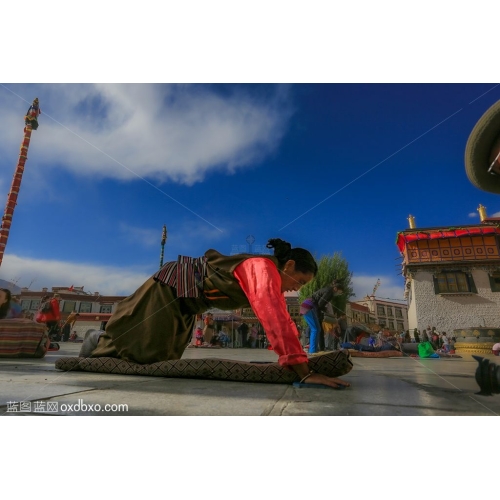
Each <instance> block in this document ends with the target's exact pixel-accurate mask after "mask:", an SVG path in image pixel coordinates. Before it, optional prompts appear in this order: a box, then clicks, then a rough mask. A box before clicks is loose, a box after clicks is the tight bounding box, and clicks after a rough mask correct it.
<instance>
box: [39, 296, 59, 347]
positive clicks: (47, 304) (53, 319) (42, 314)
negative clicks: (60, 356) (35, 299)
mask: <svg viewBox="0 0 500 500" xmlns="http://www.w3.org/2000/svg"><path fill="white" fill-rule="evenodd" d="M59 298H60V296H59V294H58V293H55V294H54V296H53V297H52V298H51V299H50V298H49V296H48V295H46V296H45V297H43V298H42V303H41V304H40V308H39V309H38V312H37V314H36V318H35V320H36V322H37V323H45V324H46V325H47V328H48V329H49V332H48V335H49V338H50V339H51V340H54V341H56V342H58V341H59V340H61V337H60V330H59V321H60V319H61V312H60V310H59Z"/></svg>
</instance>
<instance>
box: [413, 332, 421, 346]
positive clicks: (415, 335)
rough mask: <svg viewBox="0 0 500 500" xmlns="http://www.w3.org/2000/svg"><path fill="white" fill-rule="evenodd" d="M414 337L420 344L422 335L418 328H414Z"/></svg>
mask: <svg viewBox="0 0 500 500" xmlns="http://www.w3.org/2000/svg"><path fill="white" fill-rule="evenodd" d="M413 338H414V339H415V343H417V344H420V335H419V333H418V328H414V329H413Z"/></svg>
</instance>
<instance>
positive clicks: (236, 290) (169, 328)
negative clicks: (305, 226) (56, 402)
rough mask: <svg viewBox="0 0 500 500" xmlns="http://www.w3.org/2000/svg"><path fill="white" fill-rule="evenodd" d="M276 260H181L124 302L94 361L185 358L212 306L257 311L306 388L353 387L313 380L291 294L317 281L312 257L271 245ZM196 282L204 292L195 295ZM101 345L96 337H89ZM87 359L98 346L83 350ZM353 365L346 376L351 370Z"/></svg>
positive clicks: (276, 242) (212, 254) (210, 256)
mask: <svg viewBox="0 0 500 500" xmlns="http://www.w3.org/2000/svg"><path fill="white" fill-rule="evenodd" d="M267 248H273V249H274V255H273V256H271V255H253V254H238V255H231V256H226V255H221V254H220V253H219V252H217V251H215V250H207V252H205V255H204V256H203V257H200V258H197V259H193V258H188V257H182V256H181V257H180V258H179V260H178V261H177V262H169V263H167V264H166V265H165V266H163V268H162V269H161V270H160V271H158V272H157V273H156V274H155V275H153V276H152V277H151V278H149V279H148V280H147V281H146V282H145V283H144V284H143V285H142V286H141V287H140V288H139V289H138V290H137V291H136V292H135V293H133V294H132V295H130V296H129V297H127V298H126V299H124V300H122V301H121V302H120V303H119V304H118V306H117V308H116V311H115V313H114V314H113V315H112V317H111V319H110V320H109V321H108V323H107V325H106V331H105V332H102V334H101V335H100V336H99V337H98V344H97V346H94V347H93V349H92V350H91V351H90V352H91V356H92V357H101V356H110V357H114V358H119V359H124V360H129V361H132V362H135V363H142V364H146V363H155V362H158V361H167V360H174V359H180V358H181V356H182V354H183V352H184V349H185V348H186V346H187V344H188V342H189V339H190V336H191V333H192V331H193V326H194V323H195V320H196V314H198V313H200V312H204V311H206V310H207V309H209V308H210V307H212V306H213V301H214V300H217V307H219V308H221V309H224V310H234V309H239V308H242V307H251V308H252V309H253V311H254V312H255V315H256V316H257V318H258V320H259V322H260V324H261V325H262V326H263V328H264V330H265V332H266V335H267V337H268V339H269V341H270V342H271V344H272V346H273V350H274V352H275V353H276V354H277V355H278V362H279V364H280V365H282V366H285V367H289V368H290V369H292V370H293V371H295V373H296V374H297V377H298V378H300V379H301V380H302V381H304V380H306V379H307V381H308V382H309V383H317V384H323V385H328V386H330V387H334V388H336V387H338V386H339V385H343V386H349V385H350V384H349V383H347V382H345V381H343V380H342V379H340V378H334V377H328V376H325V375H321V374H318V373H311V372H310V369H309V365H308V358H307V354H306V353H304V350H303V349H302V346H301V345H300V343H299V341H298V340H297V332H296V328H295V325H294V323H293V321H292V319H291V318H290V315H289V313H288V311H287V307H286V302H285V297H284V293H285V292H287V291H297V290H299V289H300V287H301V286H302V285H305V284H306V283H308V282H309V281H311V280H312V279H313V278H314V276H315V275H316V273H317V271H318V266H317V264H316V262H315V260H314V257H313V256H312V255H311V253H310V252H308V251H307V250H304V249H302V248H292V247H291V245H290V243H287V242H286V241H283V240H281V239H278V238H276V239H271V240H269V242H268V244H267ZM189 282H197V286H193V287H191V288H188V287H187V286H186V284H187V283H189ZM88 339H89V342H94V341H95V340H96V339H97V336H90V335H89V336H88ZM85 347H86V348H87V350H86V351H85V352H88V350H89V348H90V347H92V346H89V345H87V346H85V342H84V345H82V350H84V348H85ZM339 355H341V356H345V358H346V368H345V373H347V372H348V371H349V370H350V369H351V364H350V363H348V357H347V355H345V354H344V353H342V352H341V353H339Z"/></svg>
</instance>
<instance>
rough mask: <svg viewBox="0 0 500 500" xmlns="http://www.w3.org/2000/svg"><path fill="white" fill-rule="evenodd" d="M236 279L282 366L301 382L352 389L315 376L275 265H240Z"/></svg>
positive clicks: (249, 262) (252, 262)
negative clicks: (304, 379)
mask: <svg viewBox="0 0 500 500" xmlns="http://www.w3.org/2000/svg"><path fill="white" fill-rule="evenodd" d="M234 276H235V278H236V279H237V281H238V283H239V284H240V286H241V289H242V290H243V292H244V293H245V295H246V296H247V298H248V301H249V303H250V305H251V307H252V309H253V311H254V313H255V315H256V316H257V318H258V320H259V322H260V324H261V325H262V327H263V328H264V331H265V332H266V335H267V337H268V339H269V341H270V342H271V345H272V346H273V350H274V351H275V352H276V354H278V356H279V363H280V364H281V365H283V366H289V367H290V368H291V369H292V370H294V371H295V372H296V373H297V375H298V376H299V377H300V379H301V380H302V379H303V378H305V377H307V379H306V380H307V382H309V383H313V384H323V385H328V386H330V387H337V386H339V385H345V386H349V385H350V384H349V383H348V382H345V381H344V380H341V379H338V378H333V377H327V376H326V375H320V374H318V373H313V374H312V375H310V368H309V364H308V362H307V355H306V353H305V352H304V349H303V348H302V346H301V344H300V342H299V340H298V338H297V328H296V327H295V324H294V322H293V321H292V319H291V318H290V315H289V314H288V311H287V309H286V302H285V297H284V295H283V294H282V293H281V277H280V275H279V272H278V269H277V268H276V266H275V264H274V263H273V262H272V261H270V260H269V259H266V258H263V257H255V258H251V259H247V260H245V261H243V262H242V263H241V264H239V265H238V266H237V267H236V269H235V271H234Z"/></svg>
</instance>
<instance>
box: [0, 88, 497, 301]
mask: <svg viewBox="0 0 500 500" xmlns="http://www.w3.org/2000/svg"><path fill="white" fill-rule="evenodd" d="M35 97H38V98H39V101H40V109H41V110H42V113H41V115H40V117H39V128H38V130H36V131H33V133H32V137H31V143H30V147H29V152H28V160H27V162H26V166H25V171H24V175H23V179H22V185H21V190H20V193H19V197H18V205H17V206H16V209H15V212H14V217H13V222H12V227H11V231H10V235H9V240H8V243H7V247H6V251H5V255H4V260H3V263H2V266H1V268H0V279H4V280H7V281H11V282H14V283H15V284H16V285H17V286H21V287H24V286H25V287H29V288H30V289H32V290H40V289H41V288H42V287H49V289H50V287H52V286H71V285H74V286H83V287H84V290H86V291H89V292H92V293H93V292H95V291H98V292H99V293H101V294H103V295H108V294H111V295H114V294H117V295H129V294H130V293H132V292H133V291H134V290H135V289H136V288H137V287H138V286H140V285H141V284H142V282H143V281H145V280H146V279H147V278H148V277H149V276H150V275H151V274H152V273H154V272H155V271H156V270H157V269H158V267H159V262H160V252H161V246H160V240H161V233H162V228H163V225H164V224H165V225H166V226H167V231H168V238H167V242H166V245H165V251H164V262H167V261H169V260H175V259H176V258H177V256H178V255H190V256H199V255H202V254H203V253H204V252H205V251H206V250H207V249H209V248H215V249H217V250H218V251H220V252H221V253H225V254H230V253H234V252H238V251H248V250H251V251H254V252H259V251H264V250H265V245H266V243H267V240H268V239H269V238H276V237H278V238H282V239H284V240H286V241H289V242H290V243H291V244H292V246H298V247H303V248H307V249H308V250H310V251H311V252H312V253H313V254H314V255H315V256H317V257H318V258H319V257H321V256H322V255H332V254H333V253H334V252H340V253H341V254H342V256H343V257H344V258H345V259H346V260H347V261H348V263H349V269H350V270H351V271H352V273H353V287H354V291H355V294H356V295H355V297H353V298H352V299H353V300H360V299H362V298H363V297H364V296H365V295H366V294H370V293H371V292H372V290H373V287H374V286H375V283H376V282H377V280H378V279H380V286H379V288H378V290H377V293H376V295H377V296H378V297H380V298H390V299H398V300H402V299H403V296H402V294H403V284H404V283H403V278H402V276H401V275H400V271H401V269H400V262H401V259H400V254H399V251H398V249H397V247H396V245H395V239H396V234H397V232H398V231H401V230H404V229H406V228H407V227H408V221H407V217H408V215H409V214H412V215H413V216H414V217H415V219H416V224H417V227H431V226H441V225H444V226H446V225H457V224H474V223H478V222H479V217H478V212H477V210H476V208H477V207H478V205H479V203H481V204H483V205H484V206H486V207H487V212H488V215H495V214H496V213H497V212H500V202H499V201H498V199H497V197H496V196H495V195H491V194H488V193H485V192H482V191H480V190H479V189H477V188H475V187H474V186H472V185H471V183H470V182H469V181H468V179H467V176H466V173H465V168H464V162H463V156H464V150H465V144H466V142H467V138H468V135H469V133H470V131H471V130H472V128H473V126H474V124H475V123H476V121H477V120H478V119H479V117H480V116H481V115H482V114H483V113H484V111H485V110H486V109H487V108H488V107H489V106H491V105H492V104H493V103H494V102H496V101H497V100H498V99H500V86H499V85H497V84H495V83H488V84H423V83H422V84H326V83H323V84H321V83H319V84H143V83H136V84H90V83H86V84H9V83H2V84H0V110H1V113H2V118H3V119H2V121H1V123H0V153H1V154H0V192H2V193H4V196H5V201H6V196H7V193H8V191H9V187H10V184H11V182H12V176H13V173H14V169H15V167H16V164H17V161H18V155H19V147H20V144H21V141H22V138H23V127H24V121H23V117H24V114H25V113H26V111H27V109H28V107H29V105H30V104H31V102H32V100H33V99H34V98H35ZM249 236H251V237H253V240H254V242H253V244H252V247H251V248H250V247H249V245H248V242H247V238H248V237H249Z"/></svg>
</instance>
